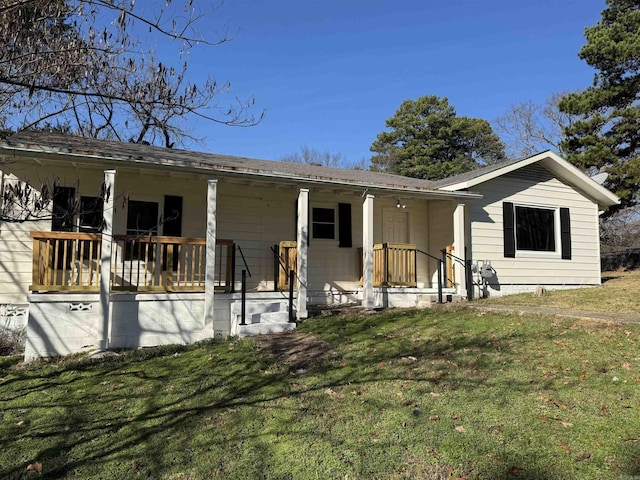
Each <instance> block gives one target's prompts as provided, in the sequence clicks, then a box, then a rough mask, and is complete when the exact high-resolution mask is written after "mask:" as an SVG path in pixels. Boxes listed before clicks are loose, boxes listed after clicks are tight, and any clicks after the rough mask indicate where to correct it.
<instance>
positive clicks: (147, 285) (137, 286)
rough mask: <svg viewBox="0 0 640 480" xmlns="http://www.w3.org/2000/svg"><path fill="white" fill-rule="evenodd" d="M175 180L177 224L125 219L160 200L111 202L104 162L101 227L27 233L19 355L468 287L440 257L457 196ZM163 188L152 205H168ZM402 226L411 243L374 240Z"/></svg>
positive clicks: (457, 231)
mask: <svg viewBox="0 0 640 480" xmlns="http://www.w3.org/2000/svg"><path fill="white" fill-rule="evenodd" d="M120 175H122V179H123V180H124V181H123V183H124V182H126V183H127V184H132V183H134V182H135V181H136V176H135V174H134V173H132V172H130V171H126V170H125V172H123V173H122V174H119V175H118V178H119V177H120ZM172 178H173V177H172ZM174 180H177V181H176V185H174V186H173V187H172V188H174V191H175V193H178V192H179V191H183V192H185V193H184V206H183V207H182V210H181V211H180V219H181V227H180V228H178V229H176V228H175V226H173V225H171V224H170V222H168V221H165V220H164V219H162V217H161V218H160V220H157V216H154V217H153V222H151V223H150V224H149V225H144V222H141V221H137V222H132V221H131V214H132V211H133V210H132V209H131V205H132V204H134V203H136V202H137V205H138V207H145V208H146V207H147V205H143V204H149V203H150V201H149V200H148V199H153V198H163V197H162V196H159V195H158V194H157V193H154V192H153V191H149V192H148V193H145V195H144V196H143V195H135V196H134V195H133V194H130V195H129V198H128V201H129V208H128V209H127V207H125V208H122V207H120V208H117V206H116V205H115V201H114V200H115V198H117V197H118V196H119V192H120V191H122V190H119V189H118V187H117V182H116V173H115V171H106V172H105V173H104V184H105V186H106V190H107V191H108V192H112V193H111V195H107V196H105V198H104V199H103V203H102V218H103V224H102V226H101V233H89V232H61V231H57V232H43V231H37V232H35V231H34V232H32V233H31V238H32V241H33V261H32V281H31V284H30V286H29V290H30V292H31V294H30V295H29V303H30V320H29V323H30V331H31V333H32V336H31V339H30V343H31V345H32V348H31V349H30V350H29V348H28V350H29V352H28V355H31V356H32V357H35V356H46V355H47V352H49V354H51V352H55V354H66V353H71V352H72V351H79V350H81V349H83V348H101V349H104V348H120V347H138V346H145V345H155V344H163V343H176V342H177V343H190V342H193V341H198V340H201V339H206V338H226V337H228V336H229V335H250V334H254V333H265V332H269V331H276V330H278V329H289V328H294V327H295V322H296V321H298V320H301V319H304V318H306V317H307V316H308V310H309V306H316V305H321V306H324V305H340V304H345V303H350V304H359V305H362V307H364V308H370V309H371V308H384V307H411V306H417V307H423V306H428V305H429V304H431V303H434V302H438V301H446V300H447V298H451V297H452V296H456V295H459V296H463V295H465V293H466V290H465V274H464V269H463V268H462V266H461V265H459V264H458V263H456V262H452V261H451V259H452V258H453V257H452V256H450V255H449V256H447V255H444V256H443V255H442V253H441V252H442V250H443V249H444V250H445V251H446V249H447V248H449V250H451V248H455V249H459V250H461V251H464V231H465V228H464V204H462V203H459V202H453V201H452V200H451V198H448V197H447V198H444V199H443V198H441V197H442V195H434V196H433V197H429V196H424V195H423V196H421V197H416V198H413V197H410V196H408V195H407V196H406V197H405V198H403V202H404V206H403V207H398V206H397V203H398V200H397V196H396V195H395V194H389V193H386V192H381V193H380V198H379V200H375V198H376V197H375V196H374V195H373V194H371V193H365V194H364V195H363V194H362V193H361V192H360V191H359V189H354V188H341V189H337V190H336V189H332V190H330V191H327V189H325V188H318V187H317V186H314V185H309V186H308V187H309V188H304V187H300V186H299V185H295V184H291V183H286V184H280V183H274V181H273V180H270V181H269V182H258V181H247V180H244V179H236V178H227V177H221V178H219V179H200V180H204V182H202V181H199V182H196V183H193V182H192V181H188V182H185V181H182V177H181V176H177V177H175V178H174ZM185 183H186V184H188V185H189V187H188V190H189V193H188V194H187V190H185V188H184V184H185ZM203 184H204V185H205V186H206V188H204V189H203V188H202V186H203ZM276 186H277V187H278V188H274V187H276ZM241 187H242V188H247V190H246V191H244V192H243V194H242V195H238V194H237V193H236V192H237V191H238V189H239V188H241ZM170 193H171V194H172V195H173V197H175V196H176V195H175V194H174V192H170ZM196 195H199V196H200V200H198V199H197V197H195V196H196ZM336 195H339V199H338V202H337V207H335V208H333V207H331V205H332V202H335V197H336ZM405 195H406V194H405ZM136 197H138V198H141V199H142V200H137V199H135V198H136ZM192 197H195V198H192ZM449 197H451V196H449ZM164 198H165V205H164V207H163V206H162V204H161V203H159V206H158V207H155V208H156V210H160V211H162V210H164V211H165V213H166V212H167V206H166V205H167V203H168V202H169V199H167V195H166V194H165V195H164ZM202 198H205V199H206V202H203V201H202ZM134 199H135V200H134ZM170 200H171V201H172V202H174V203H175V199H174V198H171V199H170ZM332 211H333V212H334V215H335V216H334V217H331V216H330V215H328V213H330V212H332ZM345 212H346V213H345ZM138 220H139V219H138ZM347 220H348V221H347ZM403 222H404V223H403ZM156 223H158V224H160V226H157V225H156ZM203 226H205V227H206V228H202V227H203ZM434 227H439V228H434ZM136 230H137V232H136ZM198 231H202V232H203V233H205V235H201V236H198V235H194V236H185V235H183V234H185V233H186V234H187V235H189V234H193V233H197V232H198ZM164 233H175V235H167V234H164ZM218 234H219V236H218ZM402 236H404V239H405V240H413V241H414V242H415V243H399V242H394V241H383V240H385V239H389V238H391V239H392V240H394V239H396V237H397V238H400V239H402V238H401V237H402ZM328 237H330V238H328ZM63 317H64V319H65V320H64V322H66V323H65V325H66V326H62V324H61V322H63V320H62V319H63ZM61 330H66V332H67V333H66V334H65V335H64V336H61V335H60V331H61ZM72 331H74V332H76V333H73V334H72V333H71V332H72ZM56 336H57V337H58V339H57V340H55V341H53V342H52V341H51V339H52V338H56ZM74 336H75V337H74ZM72 337H73V338H72ZM45 338H46V341H45V340H43V339H45Z"/></svg>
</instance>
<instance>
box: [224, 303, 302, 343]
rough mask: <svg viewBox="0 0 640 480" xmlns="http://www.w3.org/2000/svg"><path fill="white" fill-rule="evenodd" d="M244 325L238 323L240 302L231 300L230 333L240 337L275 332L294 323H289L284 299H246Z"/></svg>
mask: <svg viewBox="0 0 640 480" xmlns="http://www.w3.org/2000/svg"><path fill="white" fill-rule="evenodd" d="M245 308H246V310H245V322H246V325H240V321H241V319H242V302H232V303H231V306H230V310H231V325H232V326H231V334H232V335H238V336H240V337H245V336H250V335H262V334H265V333H277V332H284V331H286V330H291V329H294V328H295V327H296V324H295V323H289V304H288V302H286V301H280V300H270V301H256V300H253V301H248V302H247V303H246V305H245Z"/></svg>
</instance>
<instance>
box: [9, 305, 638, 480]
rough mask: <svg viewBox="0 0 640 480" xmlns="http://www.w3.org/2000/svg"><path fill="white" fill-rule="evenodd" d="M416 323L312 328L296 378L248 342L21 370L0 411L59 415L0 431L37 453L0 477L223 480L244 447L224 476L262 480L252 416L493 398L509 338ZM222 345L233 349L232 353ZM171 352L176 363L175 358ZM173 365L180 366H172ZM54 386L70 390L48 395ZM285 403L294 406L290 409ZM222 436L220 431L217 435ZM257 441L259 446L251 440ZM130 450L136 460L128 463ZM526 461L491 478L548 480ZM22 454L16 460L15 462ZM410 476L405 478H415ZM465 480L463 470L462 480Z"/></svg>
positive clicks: (264, 459) (361, 472)
mask: <svg viewBox="0 0 640 480" xmlns="http://www.w3.org/2000/svg"><path fill="white" fill-rule="evenodd" d="M421 315H425V314H424V313H421ZM433 318H434V319H435V318H436V317H433ZM334 321H338V320H334ZM414 321H415V318H414V317H412V316H411V315H404V314H402V313H400V314H398V313H394V314H389V313H385V314H383V315H380V316H373V317H364V318H357V319H351V320H350V321H345V322H343V324H342V325H341V326H340V327H339V328H336V325H335V323H334V324H329V323H328V322H324V323H318V324H314V325H313V328H312V330H313V331H314V332H317V334H318V335H319V336H320V337H321V338H323V339H324V340H325V341H326V342H327V343H328V344H329V345H331V346H332V347H333V348H334V349H335V352H336V354H334V355H328V356H327V357H328V358H326V359H325V360H324V361H316V362H315V363H313V364H306V365H305V368H306V371H304V372H298V373H296V369H298V368H299V367H300V365H299V364H296V363H292V364H290V365H282V364H274V362H273V360H272V359H269V358H267V357H266V356H265V355H263V354H262V353H261V352H259V351H258V350H257V349H256V348H255V347H254V346H253V344H252V343H251V342H250V341H241V342H235V343H225V344H212V345H205V346H200V347H189V348H185V347H164V348H162V349H154V350H151V351H149V350H147V351H142V352H132V353H128V354H126V355H123V356H122V357H119V358H115V359H109V360H105V361H103V362H101V363H97V364H96V363H94V362H89V361H85V362H84V363H83V362H78V364H77V365H76V366H73V367H68V368H64V369H55V368H53V369H52V370H51V371H49V372H47V373H46V374H45V375H44V376H43V377H39V378H41V379H42V380H43V381H42V382H40V383H38V384H37V385H29V386H25V387H21V386H20V384H21V382H22V381H25V380H26V379H28V378H32V379H33V377H35V376H38V371H37V370H29V369H27V370H25V371H24V372H22V373H20V379H18V380H16V381H14V382H13V385H12V389H11V392H12V395H13V396H8V397H6V398H5V397H2V399H3V400H7V401H11V400H20V401H16V402H14V403H15V404H12V405H10V406H9V407H8V409H13V410H26V412H25V413H24V417H25V418H27V419H28V417H29V416H30V412H34V414H35V412H36V411H39V410H41V409H55V410H56V411H58V412H60V414H59V415H58V416H57V420H49V421H48V422H45V423H39V424H37V425H29V424H28V421H27V424H26V425H21V426H14V427H11V428H10V429H6V430H5V432H6V433H8V435H7V436H5V438H4V439H3V440H0V445H1V446H2V448H3V449H11V448H14V449H15V447H12V445H13V446H15V445H16V442H17V443H20V440H25V441H26V440H31V441H42V442H43V444H46V447H44V448H41V449H40V450H39V451H37V452H33V453H32V456H31V457H30V458H27V459H26V463H20V464H19V465H16V464H15V463H14V464H13V465H12V466H7V465H1V466H0V478H10V479H13V478H32V477H31V476H30V474H27V473H26V471H25V467H26V464H27V463H31V462H35V461H38V462H41V463H42V464H43V475H44V476H45V477H46V478H50V479H57V478H64V477H65V476H67V475H69V476H73V475H74V474H76V472H77V471H81V472H83V474H84V475H89V476H90V475H94V474H95V475H102V476H104V475H118V476H119V477H120V478H127V477H129V476H131V477H133V476H136V475H139V476H142V477H147V478H159V477H161V476H166V473H167V469H170V470H171V471H175V469H178V470H180V469H181V468H183V469H184V470H185V471H188V470H189V464H190V463H191V462H192V461H193V460H194V459H195V458H196V457H197V458H201V457H202V456H203V455H204V456H208V457H210V458H209V463H210V466H209V467H208V468H210V470H209V471H208V473H207V474H206V475H205V478H210V477H213V476H216V475H218V474H220V475H222V476H223V477H224V476H225V474H229V475H230V474H231V472H228V471H226V469H227V468H228V464H229V460H228V459H225V458H221V457H220V453H219V452H220V451H223V447H225V448H227V447H228V446H229V445H231V446H235V448H236V449H237V450H238V451H242V450H243V449H251V453H252V454H251V455H249V458H250V459H251V461H252V462H251V463H250V464H249V463H247V464H243V465H242V467H243V469H244V470H243V471H242V472H240V473H238V472H235V473H234V474H236V475H238V477H237V478H242V477H244V478H262V476H263V475H264V474H265V472H268V471H269V462H271V461H272V460H271V458H272V455H273V453H274V452H273V448H275V446H274V445H272V444H270V443H269V442H267V441H266V437H269V436H273V435H274V434H276V433H277V432H271V431H265V430H264V429H263V428H262V427H261V419H260V417H261V416H267V415H281V416H283V418H287V419H290V420H291V421H292V422H293V421H294V420H295V419H296V418H297V416H300V415H315V416H318V415H325V414H327V411H326V409H325V408H324V406H322V407H321V406H317V407H310V406H308V405H307V403H308V402H307V400H306V398H307V397H306V396H307V395H309V394H313V393H314V392H318V393H322V392H324V391H325V390H327V389H332V390H339V389H342V388H344V387H347V386H348V388H349V390H351V389H358V388H360V387H362V386H367V385H369V384H372V383H374V382H380V381H385V380H386V381H395V382H402V381H412V382H417V383H419V384H420V385H423V386H424V392H423V394H424V395H428V394H429V391H435V390H438V391H440V392H447V391H453V390H463V391H465V392H468V393H469V394H470V395H474V397H475V398H476V399H478V398H480V399H482V400H483V401H486V402H495V401H499V399H495V398H490V397H488V396H486V393H485V392H486V391H487V390H488V389H486V388H485V387H486V386H488V385H490V384H491V383H492V382H495V381H496V379H495V377H494V375H492V372H494V371H495V370H496V369H499V368H501V365H502V364H501V363H498V362H496V361H495V357H496V355H498V354H499V355H501V356H502V357H504V359H505V360H504V361H509V360H510V351H511V347H512V344H513V342H517V341H519V338H518V337H516V336H514V335H510V336H499V335H496V334H494V333H492V332H490V331H487V332H484V333H481V334H478V333H476V334H469V333H468V332H466V331H465V329H464V326H463V325H461V326H460V328H459V329H458V331H457V332H456V334H455V335H453V336H449V337H445V336H438V335H437V334H435V333H434V334H433V335H432V336H431V337H428V338H425V337H424V336H423V335H422V332H421V331H417V330H416V327H415V326H414V325H413V322H414ZM437 321H439V320H433V321H432V323H431V324H430V325H429V327H430V328H432V330H433V331H434V332H435V331H437ZM354 346H356V347H358V348H354ZM232 347H233V350H234V351H233V352H230V350H231V349H232ZM193 350H196V351H201V355H200V357H198V360H197V361H195V363H194V364H190V363H188V362H187V361H186V360H184V359H185V358H186V357H188V356H189V354H190V353H189V352H192V351H193ZM174 353H179V355H177V356H174V355H173V354H174ZM207 354H209V359H207V358H206V357H207ZM410 357H413V358H416V359H418V363H420V362H425V361H426V362H429V365H428V366H429V368H416V367H415V366H414V364H413V363H411V362H412V360H410ZM407 359H409V360H407ZM143 361H149V362H153V365H154V368H153V369H150V368H149V367H148V366H147V365H146V364H144V363H141V362H143ZM182 361H185V362H186V363H184V364H182V363H181V362H182ZM180 368H186V370H187V371H188V372H189V374H188V375H186V376H183V377H180V378H176V377H175V376H174V375H173V372H175V371H176V370H177V369H180ZM312 376H313V377H314V378H315V377H321V378H324V379H325V380H322V381H320V382H315V383H313V384H311V386H308V387H307V386H300V387H293V386H292V382H293V381H295V382H296V383H297V382H298V381H299V382H300V383H301V384H302V383H304V380H305V378H310V377H312ZM541 382H542V380H541ZM78 385H80V386H81V387H78ZM3 388H4V386H3ZM509 388H510V389H512V390H514V391H517V392H521V393H522V394H523V395H524V394H527V393H530V392H531V391H532V389H537V388H544V384H543V383H541V384H540V385H532V383H531V382H529V381H526V382H524V381H522V382H520V381H516V380H511V381H510V384H509ZM57 389H60V391H62V390H66V391H67V392H70V393H69V394H68V395H63V394H62V393H58V394H57V395H56V394H55V393H53V394H48V393H47V392H48V391H53V390H56V391H57ZM36 391H40V392H41V394H40V396H41V399H40V400H39V401H38V402H29V403H28V404H27V405H28V406H27V407H25V406H24V404H23V400H24V398H25V397H26V396H27V395H29V394H33V393H34V392H36ZM483 396H485V398H483ZM285 399H286V400H287V402H285V401H284V400H285ZM292 399H293V400H295V401H296V403H294V405H293V406H292V405H291V402H290V400H292ZM130 402H141V408H140V409H141V412H138V413H136V414H133V415H128V416H127V415H125V414H123V413H121V412H123V411H126V406H127V404H128V403H130ZM285 403H286V405H287V406H285V405H284V404H285ZM245 407H256V408H250V409H249V410H248V411H247V412H246V414H245V415H244V416H243V415H239V416H237V417H234V422H242V423H241V424H239V425H238V424H237V423H236V424H234V425H232V426H229V425H227V424H226V423H225V420H224V415H225V414H226V413H228V412H236V413H237V412H238V411H240V410H241V409H243V408H245ZM377 408H379V409H384V408H387V405H384V404H381V405H378V406H377ZM305 409H306V410H305ZM329 413H330V412H329ZM203 425H204V426H205V427H210V428H211V431H212V434H211V437H210V439H209V438H207V439H192V438H191V436H190V435H191V432H195V431H201V430H202V428H203ZM225 427H230V428H229V429H228V430H225ZM231 427H232V428H231ZM282 428H283V430H285V431H286V429H287V428H291V426H290V425H289V426H288V425H283V427H282ZM298 428H303V427H302V426H300V427H298ZM314 428H315V427H314ZM232 432H235V433H232ZM299 433H300V434H313V435H315V436H317V438H318V439H319V440H322V439H324V440H325V441H327V442H329V443H332V444H333V443H334V441H335V438H332V436H331V431H330V430H329V431H322V430H321V429H318V430H317V431H315V430H314V431H313V432H310V431H305V430H300V431H299ZM276 436H277V435H276ZM255 439H259V440H261V441H260V442H254V441H251V440H255ZM176 443H185V446H184V448H180V449H177V448H176ZM636 445H637V444H632V443H630V444H629V447H630V448H629V450H628V452H625V453H628V458H629V465H627V466H625V467H626V468H623V470H624V471H626V472H630V474H638V473H640V468H639V465H638V458H639V457H638V454H639V452H638V449H637V448H636ZM389 447H390V445H389V444H385V443H383V442H381V443H378V444H371V445H368V446H367V450H366V451H365V452H364V453H363V454H364V455H365V456H368V457H367V458H385V456H387V457H388V456H390V455H392V454H390V452H389ZM224 451H226V450H224ZM132 452H134V453H133V455H134V457H135V458H132ZM345 452H346V453H345ZM345 452H343V453H342V454H341V455H342V456H341V458H340V461H341V462H343V464H344V468H345V469H347V471H349V472H353V471H355V475H356V476H357V477H361V478H367V477H368V476H371V475H373V476H375V475H376V472H370V471H368V470H367V469H368V468H369V466H368V465H367V461H366V458H364V459H363V458H357V457H358V456H357V455H354V454H353V453H351V454H350V453H349V452H348V451H347V450H346V449H345ZM301 453H302V454H303V455H306V454H309V452H304V453H303V452H301ZM526 453H527V452H523V459H524V460H523V462H521V463H523V465H512V464H505V465H500V464H498V465H496V468H495V469H494V471H495V475H494V476H493V477H492V478H495V479H501V478H529V479H541V480H544V479H551V478H556V477H555V476H554V475H553V474H552V473H550V472H552V471H553V470H549V469H548V466H546V465H539V464H537V462H536V461H535V459H529V461H526ZM20 455H21V453H20V452H18V451H15V458H16V459H17V458H20ZM294 455H295V452H294ZM106 464H109V466H108V467H107V465H106ZM103 466H104V468H109V469H110V470H109V472H108V473H105V472H104V471H102V470H100V469H101V468H102V467H103ZM407 468H408V469H409V471H408V473H407V476H406V477H402V476H398V478H412V475H411V468H412V467H411V465H408V466H407ZM415 468H416V469H417V470H414V474H415V475H413V477H416V476H417V475H418V473H416V472H420V470H419V468H418V467H415ZM378 474H379V472H378ZM473 474H474V472H473V470H471V471H470V472H469V476H470V477H472V476H473ZM350 475H351V473H350ZM114 478H115V477H114ZM185 478H189V476H188V475H186V476H185ZM283 478H286V476H285V477H283ZM433 478H444V477H435V476H434V477H433ZM485 478H487V477H486V476H485Z"/></svg>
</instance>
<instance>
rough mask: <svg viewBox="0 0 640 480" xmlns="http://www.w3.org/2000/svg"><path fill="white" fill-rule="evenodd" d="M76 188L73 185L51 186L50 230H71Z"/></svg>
mask: <svg viewBox="0 0 640 480" xmlns="http://www.w3.org/2000/svg"><path fill="white" fill-rule="evenodd" d="M75 196H76V189H75V188H73V187H59V186H57V185H54V187H53V212H52V216H51V231H52V232H72V231H73V215H74V213H75V211H74V210H75V208H74V201H75Z"/></svg>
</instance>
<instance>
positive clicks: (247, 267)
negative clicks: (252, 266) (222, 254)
mask: <svg viewBox="0 0 640 480" xmlns="http://www.w3.org/2000/svg"><path fill="white" fill-rule="evenodd" d="M236 248H237V249H238V251H239V252H240V256H241V257H242V263H244V268H246V269H247V275H249V278H251V270H249V265H247V260H246V259H245V258H244V253H242V248H240V245H237V244H236ZM234 266H235V265H234Z"/></svg>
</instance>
